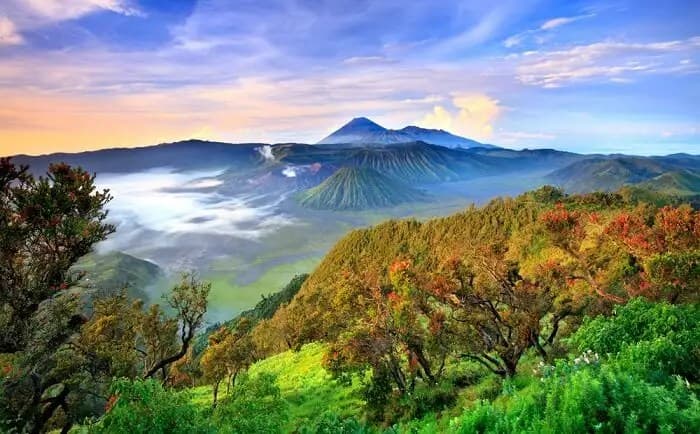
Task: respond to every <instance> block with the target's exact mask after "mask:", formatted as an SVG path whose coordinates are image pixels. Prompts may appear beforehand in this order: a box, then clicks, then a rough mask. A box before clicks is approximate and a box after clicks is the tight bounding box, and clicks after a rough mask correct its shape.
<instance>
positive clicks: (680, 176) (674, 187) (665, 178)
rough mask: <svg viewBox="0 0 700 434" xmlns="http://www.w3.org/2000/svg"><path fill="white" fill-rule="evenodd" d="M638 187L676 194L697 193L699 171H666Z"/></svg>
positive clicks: (699, 180)
mask: <svg viewBox="0 0 700 434" xmlns="http://www.w3.org/2000/svg"><path fill="white" fill-rule="evenodd" d="M639 187H641V188H644V189H648V190H651V191H654V192H659V193H663V194H669V195H676V196H694V195H699V194H700V172H698V171H693V170H681V171H675V172H667V173H663V174H661V175H659V176H656V177H654V178H652V179H650V180H648V181H645V182H643V183H641V184H639Z"/></svg>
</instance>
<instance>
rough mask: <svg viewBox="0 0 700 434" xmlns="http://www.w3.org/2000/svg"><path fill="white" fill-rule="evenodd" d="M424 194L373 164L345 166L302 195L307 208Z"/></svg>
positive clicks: (382, 202) (373, 204)
mask: <svg viewBox="0 0 700 434" xmlns="http://www.w3.org/2000/svg"><path fill="white" fill-rule="evenodd" d="M424 198H425V195H424V194H423V193H421V192H420V191H418V190H416V189H413V188H411V187H409V186H407V185H405V184H403V183H401V182H399V181H397V180H395V179H393V178H390V177H389V176H386V175H384V174H382V173H379V172H377V171H376V170H374V169H370V168H358V167H343V168H340V169H338V171H336V172H335V173H334V174H333V175H331V176H330V177H329V178H327V179H326V180H325V181H323V182H322V183H321V184H320V185H318V186H316V187H314V188H312V189H309V190H307V191H305V192H303V193H301V194H300V196H299V202H300V203H301V204H302V205H303V206H306V207H308V208H314V209H330V210H359V209H367V208H383V207H389V206H394V205H398V204H401V203H405V202H414V201H418V200H422V199H424Z"/></svg>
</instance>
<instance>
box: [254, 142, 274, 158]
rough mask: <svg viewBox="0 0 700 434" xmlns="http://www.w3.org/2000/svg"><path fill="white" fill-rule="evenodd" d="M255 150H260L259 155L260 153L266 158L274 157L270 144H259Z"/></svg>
mask: <svg viewBox="0 0 700 434" xmlns="http://www.w3.org/2000/svg"><path fill="white" fill-rule="evenodd" d="M255 150H256V151H258V152H260V155H262V156H263V158H264V159H266V160H274V159H275V155H274V154H273V153H272V146H270V145H265V146H261V147H259V148H255Z"/></svg>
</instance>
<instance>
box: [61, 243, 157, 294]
mask: <svg viewBox="0 0 700 434" xmlns="http://www.w3.org/2000/svg"><path fill="white" fill-rule="evenodd" d="M73 270H75V271H80V272H85V277H83V279H82V282H81V285H82V286H84V287H87V288H91V289H95V290H98V291H104V292H108V293H111V292H115V291H119V290H121V289H123V288H126V289H127V292H128V293H129V295H130V296H132V297H133V298H140V299H143V300H149V299H151V298H153V294H150V295H149V294H148V293H147V292H146V291H147V290H148V289H149V288H152V287H153V286H154V285H157V284H158V283H159V281H160V280H161V279H163V278H164V277H165V275H164V273H163V270H161V268H160V267H159V266H158V265H156V264H154V263H153V262H149V261H146V260H143V259H139V258H136V257H134V256H131V255H127V254H126V253H122V252H110V253H106V254H97V253H91V254H89V255H87V256H84V257H83V258H81V259H80V260H79V261H78V262H77V263H76V264H75V265H74V266H73Z"/></svg>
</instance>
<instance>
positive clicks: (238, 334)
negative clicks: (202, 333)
mask: <svg viewBox="0 0 700 434" xmlns="http://www.w3.org/2000/svg"><path fill="white" fill-rule="evenodd" d="M250 330H251V322H250V320H248V319H247V318H245V317H244V318H242V319H241V320H240V321H239V322H238V324H236V327H235V328H234V329H233V330H231V329H230V328H228V327H227V326H223V327H221V328H219V329H218V330H217V331H216V332H214V333H213V334H212V335H211V336H209V346H208V347H207V349H206V350H205V351H204V354H202V359H201V361H200V364H201V366H202V369H203V371H204V375H205V376H206V378H207V379H208V380H209V381H212V382H213V384H214V387H213V395H214V399H213V404H212V405H213V406H214V407H216V404H217V402H218V394H219V386H220V385H221V382H222V381H223V380H224V379H227V381H226V387H227V391H226V395H228V394H229V388H230V387H231V386H234V385H235V382H236V378H237V377H238V374H239V373H240V372H241V371H243V370H245V369H247V368H248V367H249V366H250V365H251V364H252V363H253V362H254V361H255V345H254V344H253V339H252V337H251V335H250Z"/></svg>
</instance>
